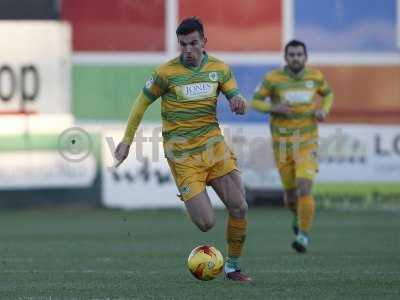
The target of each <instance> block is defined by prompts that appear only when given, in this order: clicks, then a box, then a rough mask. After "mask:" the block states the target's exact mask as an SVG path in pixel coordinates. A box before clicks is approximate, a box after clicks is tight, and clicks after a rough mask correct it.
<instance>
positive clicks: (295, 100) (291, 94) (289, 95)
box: [284, 90, 314, 104]
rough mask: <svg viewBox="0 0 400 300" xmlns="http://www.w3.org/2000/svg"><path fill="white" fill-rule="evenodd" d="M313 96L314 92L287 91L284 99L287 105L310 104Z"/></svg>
mask: <svg viewBox="0 0 400 300" xmlns="http://www.w3.org/2000/svg"><path fill="white" fill-rule="evenodd" d="M313 96H314V92H312V91H304V90H297V91H287V92H285V93H284V99H285V101H287V102H288V103H289V104H307V103H311V101H312V99H313Z"/></svg>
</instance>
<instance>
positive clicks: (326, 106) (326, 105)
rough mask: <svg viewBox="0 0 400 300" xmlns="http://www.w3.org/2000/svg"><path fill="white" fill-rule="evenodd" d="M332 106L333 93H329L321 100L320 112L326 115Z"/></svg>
mask: <svg viewBox="0 0 400 300" xmlns="http://www.w3.org/2000/svg"><path fill="white" fill-rule="evenodd" d="M332 104H333V93H332V92H330V93H329V94H328V95H326V96H325V97H324V98H323V99H322V110H323V111H324V112H325V113H326V114H327V115H328V114H329V112H330V111H331V107H332Z"/></svg>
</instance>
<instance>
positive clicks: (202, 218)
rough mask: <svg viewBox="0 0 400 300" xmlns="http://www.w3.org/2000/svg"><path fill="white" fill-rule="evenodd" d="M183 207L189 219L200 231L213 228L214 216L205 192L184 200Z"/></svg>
mask: <svg viewBox="0 0 400 300" xmlns="http://www.w3.org/2000/svg"><path fill="white" fill-rule="evenodd" d="M185 206H186V210H187V212H188V214H189V216H190V219H191V220H192V222H193V223H194V224H195V225H196V226H197V227H198V228H199V229H200V230H201V231H203V232H206V231H208V230H210V229H211V228H212V227H213V226H214V224H215V215H214V211H213V208H212V206H211V201H210V198H209V197H208V195H207V192H206V191H204V192H202V193H200V194H197V195H196V196H194V197H193V198H190V199H188V200H186V201H185Z"/></svg>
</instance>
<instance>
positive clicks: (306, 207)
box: [292, 149, 318, 252]
mask: <svg viewBox="0 0 400 300" xmlns="http://www.w3.org/2000/svg"><path fill="white" fill-rule="evenodd" d="M300 154H301V155H300V157H299V159H298V160H297V161H296V186H297V217H298V222H299V233H298V234H297V236H296V240H295V241H294V242H293V244H292V246H293V248H294V249H295V250H297V251H298V252H305V251H306V248H307V246H308V242H309V233H310V230H311V226H312V222H313V220H314V215H315V201H314V198H313V196H312V186H313V181H314V178H315V175H316V173H317V172H318V163H317V160H316V157H315V155H314V151H313V149H310V150H304V151H303V152H301V153H300Z"/></svg>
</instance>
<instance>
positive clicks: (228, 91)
mask: <svg viewBox="0 0 400 300" xmlns="http://www.w3.org/2000/svg"><path fill="white" fill-rule="evenodd" d="M221 91H222V93H223V94H224V95H225V97H226V98H228V99H231V98H232V97H234V96H237V95H239V94H240V92H239V89H238V86H237V83H236V79H235V77H234V76H233V73H232V71H231V68H229V66H228V68H227V70H226V71H225V73H224V78H223V79H222V82H221Z"/></svg>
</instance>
